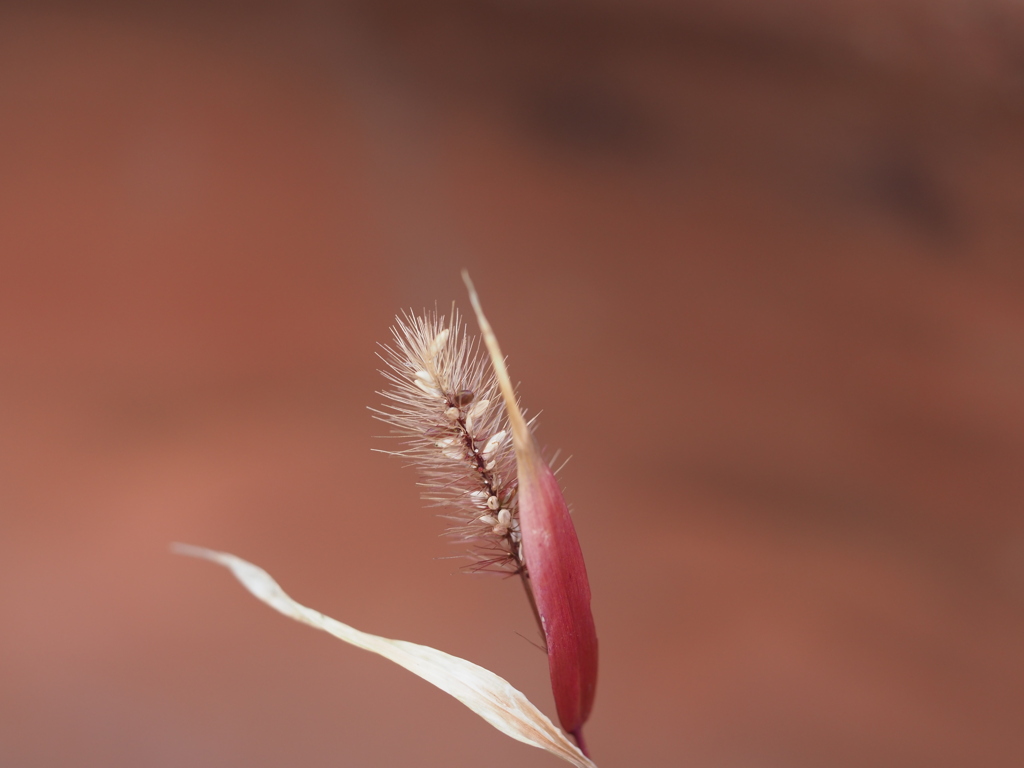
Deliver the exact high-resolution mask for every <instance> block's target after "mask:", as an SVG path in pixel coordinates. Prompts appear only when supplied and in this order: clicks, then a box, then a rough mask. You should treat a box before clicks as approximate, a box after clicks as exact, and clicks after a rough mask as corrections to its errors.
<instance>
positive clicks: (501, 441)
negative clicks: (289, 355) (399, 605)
mask: <svg viewBox="0 0 1024 768" xmlns="http://www.w3.org/2000/svg"><path fill="white" fill-rule="evenodd" d="M392 335H393V344H392V346H384V348H383V353H382V354H381V355H380V357H381V359H382V360H383V361H384V363H385V365H386V366H387V368H386V369H385V370H383V371H381V373H382V374H383V375H384V377H385V378H386V379H387V380H388V383H389V384H390V387H389V389H387V390H385V391H383V392H380V393H379V394H380V395H382V396H383V397H384V398H385V401H386V403H385V407H384V409H383V410H377V409H371V410H373V412H374V414H375V416H376V417H377V418H378V419H380V420H381V421H383V422H385V423H387V424H389V425H390V426H391V433H392V436H393V437H396V438H398V439H399V440H400V441H401V442H402V443H403V444H404V447H403V448H402V449H400V450H397V451H387V453H392V454H394V455H396V456H401V457H402V458H404V459H406V460H408V462H409V463H410V464H411V465H413V466H415V467H416V468H417V470H419V473H420V479H421V485H422V486H423V488H424V490H423V493H422V496H423V498H424V499H425V500H426V501H429V502H431V503H432V505H433V506H438V507H442V508H444V509H445V510H446V512H445V513H444V514H443V516H444V517H445V518H447V519H448V520H450V521H451V523H452V525H451V527H450V529H449V531H448V533H449V535H451V536H453V537H455V538H457V539H459V540H461V541H463V542H465V543H467V544H468V545H469V549H470V557H471V558H472V559H473V560H474V561H475V564H474V565H473V566H470V567H471V568H472V569H473V570H478V571H498V572H502V573H512V574H515V573H522V572H523V571H524V566H523V562H522V557H521V551H520V550H521V542H522V537H521V535H520V532H519V522H518V519H517V507H518V499H517V495H518V494H517V489H518V482H517V480H516V463H515V455H514V453H513V451H512V445H511V440H510V439H509V431H508V420H507V418H506V413H505V405H504V402H503V401H502V398H501V395H500V393H499V390H498V382H497V379H496V378H495V376H494V373H493V372H492V370H491V365H490V361H489V360H488V358H487V355H486V354H485V353H484V352H483V350H482V349H481V346H480V344H479V341H478V340H477V339H475V338H472V337H470V336H469V335H468V334H467V333H466V330H465V327H464V326H463V324H462V322H461V319H460V318H459V315H458V313H457V312H455V311H454V310H453V311H452V313H451V315H449V316H447V317H446V316H444V315H439V314H438V313H437V312H433V313H424V314H423V315H415V314H412V313H406V314H404V315H402V316H400V317H398V318H396V323H395V326H394V327H393V328H392Z"/></svg>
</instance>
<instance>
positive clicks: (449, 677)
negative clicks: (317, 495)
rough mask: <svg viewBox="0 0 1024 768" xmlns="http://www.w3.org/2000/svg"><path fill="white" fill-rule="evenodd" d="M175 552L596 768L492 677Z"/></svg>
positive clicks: (519, 734)
mask: <svg viewBox="0 0 1024 768" xmlns="http://www.w3.org/2000/svg"><path fill="white" fill-rule="evenodd" d="M173 550H174V551H175V552H177V553H178V554H181V555H190V556H192V557H199V558H203V559H205V560H210V561H211V562H214V563H217V564H219V565H223V566H224V567H225V568H227V569H228V570H230V571H231V572H232V573H233V574H234V575H235V578H237V579H238V580H239V581H240V582H242V585H243V586H244V587H245V588H246V589H248V590H249V591H250V592H251V593H252V594H253V595H255V596H256V597H257V598H259V599H260V600H262V601H263V602H264V603H266V604H267V605H269V606H270V607H271V608H273V609H275V610H277V611H279V612H280V613H283V614H284V615H285V616H288V617H290V618H293V619H295V620H296V621H300V622H302V623H303V624H309V625H310V626H312V627H316V628H317V629H322V630H323V631H324V632H327V633H328V634H331V635H334V636H335V637H337V638H338V639H339V640H344V641H345V642H346V643H351V644H352V645H355V646H357V647H359V648H363V649H364V650H367V651H371V652H373V653H376V654H379V655H381V656H383V657H384V658H386V659H390V660H391V661H393V662H395V664H398V665H399V666H402V667H405V668H406V669H408V670H409V671H410V672H412V673H413V674H415V675H419V676H420V677H422V678H423V679H424V680H426V681H427V682H429V683H433V684H434V685H436V686H437V687H438V688H440V689H441V690H442V691H445V692H446V693H449V694H451V695H452V696H454V697H455V698H456V699H458V700H459V701H461V702H462V703H463V704H465V705H466V706H467V707H469V708H470V709H471V710H473V711H474V712H476V713H477V714H478V715H480V717H482V718H483V719H484V720H486V721H487V722H488V723H490V724H491V725H493V726H494V727H495V728H497V729H498V730H499V731H501V732H502V733H504V734H506V735H507V736H511V737H512V738H513V739H516V740H518V741H522V742H525V743H526V744H531V745H533V746H535V747H540V748H541V749H543V750H546V751H547V752H550V753H551V754H553V755H556V756H557V757H560V758H562V759H563V760H565V761H566V762H569V763H571V764H572V765H574V766H576V768H596V766H595V765H594V763H592V762H591V761H590V760H588V759H587V758H586V757H584V756H583V753H582V752H580V751H579V749H577V748H576V746H575V745H574V744H573V743H572V742H571V741H569V739H568V738H567V737H566V736H565V735H564V734H563V733H562V732H561V731H560V730H559V729H558V728H557V727H555V725H554V724H553V723H552V722H551V721H550V720H549V719H548V718H547V716H546V715H544V713H543V712H541V711H540V710H539V709H537V707H535V706H534V705H533V704H531V703H530V701H529V699H527V698H526V696H524V695H523V694H522V693H520V692H519V691H518V690H516V689H515V688H513V687H512V686H511V685H510V684H509V683H508V681H506V680H504V679H503V678H501V677H498V676H497V675H496V674H494V673H493V672H491V671H489V670H486V669H484V668H483V667H480V666H477V665H476V664H473V663H472V662H469V661H466V660H465V659H460V658H459V657H458V656H452V655H451V654H448V653H445V652H444V651H439V650H437V649H435V648H430V647H428V646H426V645H417V644H416V643H408V642H405V641H404V640H389V639H388V638H385V637H378V636H377V635H370V634H367V633H366V632H360V631H359V630H358V629H354V628H353V627H350V626H348V625H347V624H342V623H341V622H340V621H337V620H335V619H332V618H330V617H329V616H324V615H323V614H322V613H320V612H319V611H314V610H313V609H312V608H307V607H306V606H304V605H300V604H299V603H297V602H295V601H294V600H293V599H292V598H290V597H289V596H288V595H287V594H285V592H284V590H283V589H281V587H280V586H279V585H278V583H277V582H276V581H274V579H273V578H272V577H271V576H270V574H269V573H267V572H266V571H264V570H263V569H262V568H259V567H257V566H255V565H253V564H252V563H249V562H247V561H245V560H242V559H241V558H240V557H235V556H234V555H230V554H228V553H226V552H216V551H214V550H212V549H204V548H203V547H194V546H190V545H188V544H175V545H173Z"/></svg>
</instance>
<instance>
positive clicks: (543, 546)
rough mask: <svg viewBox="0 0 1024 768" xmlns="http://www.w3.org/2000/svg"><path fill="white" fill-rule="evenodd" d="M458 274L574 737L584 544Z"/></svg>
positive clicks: (583, 627)
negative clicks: (506, 426) (497, 396)
mask: <svg viewBox="0 0 1024 768" xmlns="http://www.w3.org/2000/svg"><path fill="white" fill-rule="evenodd" d="M462 279H463V280H464V281H465V283H466V287H467V289H468V290H469V299H470V302H471V303H472V305H473V309H474V310H475V312H476V316H477V322H478V323H479V325H480V332H481V334H482V335H483V337H484V343H485V344H486V345H487V350H488V352H489V353H490V356H491V364H492V365H493V366H494V372H495V375H496V376H497V377H498V381H499V383H500V384H501V392H502V396H503V397H504V399H505V407H506V410H507V411H508V414H509V422H510V424H511V425H512V431H513V439H514V443H515V454H516V471H517V475H518V480H519V525H520V529H521V531H522V535H523V556H524V557H523V559H524V560H525V562H526V568H527V572H528V583H529V585H530V588H531V591H532V593H533V598H534V602H535V604H536V606H537V612H538V614H539V615H540V617H541V622H542V624H543V630H544V636H545V639H546V641H547V647H548V667H549V670H550V674H551V688H552V692H553V693H554V698H555V706H556V707H557V709H558V719H559V721H560V722H561V724H562V727H563V728H564V729H565V730H566V731H568V732H570V733H574V734H576V735H577V736H578V735H579V733H580V729H581V728H582V727H583V723H585V722H586V720H587V718H588V717H589V716H590V710H591V708H592V706H593V703H594V693H595V690H596V687H597V630H596V629H595V627H594V618H593V615H592V613H591V611H590V583H589V581H588V579H587V568H586V565H585V564H584V562H583V551H582V549H581V548H580V543H579V538H578V537H577V536H576V527H575V526H574V525H573V522H572V517H571V516H570V515H569V507H568V505H567V504H566V503H565V497H564V496H563V495H562V490H561V488H559V487H558V481H557V480H556V479H555V475H554V473H553V472H552V471H551V468H550V467H549V466H548V464H547V462H546V461H544V458H543V457H542V456H541V454H540V450H539V449H538V448H537V444H536V442H535V441H534V439H533V435H532V434H531V433H530V429H529V425H528V424H527V423H526V420H525V419H524V418H523V416H522V413H521V412H520V410H519V404H518V403H517V402H516V397H515V391H514V389H513V388H512V382H511V379H510V378H509V375H508V369H507V368H506V366H505V358H504V356H503V355H502V354H501V347H500V346H499V345H498V339H497V337H496V336H495V335H494V331H493V330H492V329H491V324H490V323H489V322H488V321H487V317H486V316H485V315H484V311H483V308H482V307H481V305H480V298H479V296H478V295H477V292H476V289H475V288H474V287H473V282H472V280H470V278H469V274H468V273H467V272H466V271H465V270H464V271H463V273H462Z"/></svg>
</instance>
